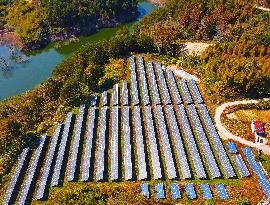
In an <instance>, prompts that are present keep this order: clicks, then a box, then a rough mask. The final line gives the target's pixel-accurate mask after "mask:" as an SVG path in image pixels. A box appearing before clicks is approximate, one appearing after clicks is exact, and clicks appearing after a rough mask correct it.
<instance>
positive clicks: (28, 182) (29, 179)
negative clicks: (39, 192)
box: [18, 135, 46, 205]
mask: <svg viewBox="0 0 270 205" xmlns="http://www.w3.org/2000/svg"><path fill="white" fill-rule="evenodd" d="M45 140H46V136H45V135H43V136H42V137H41V139H40V141H39V146H38V148H37V149H36V151H35V154H34V158H33V160H32V163H31V166H30V169H29V170H28V174H27V176H26V179H25V182H24V185H23V188H22V191H21V195H20V198H19V202H18V204H20V205H21V204H26V203H27V198H28V196H29V193H30V191H31V190H30V189H31V186H32V185H33V184H34V183H35V181H34V176H35V175H36V174H37V171H38V170H37V168H38V166H39V162H40V160H41V157H42V152H43V150H44V144H45Z"/></svg>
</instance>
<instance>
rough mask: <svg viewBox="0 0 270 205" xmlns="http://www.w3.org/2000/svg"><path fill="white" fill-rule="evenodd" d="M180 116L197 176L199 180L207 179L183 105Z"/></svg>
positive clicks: (179, 112)
mask: <svg viewBox="0 0 270 205" xmlns="http://www.w3.org/2000/svg"><path fill="white" fill-rule="evenodd" d="M177 113H178V115H179V117H180V122H181V125H182V128H183V130H184V134H185V136H186V139H187V145H188V148H189V150H190V154H191V159H192V162H193V165H194V168H195V171H196V174H197V176H198V178H199V179H205V178H206V173H205V170H204V167H203V163H202V159H201V157H200V154H199V151H198V148H197V145H196V142H195V139H194V136H193V133H192V131H191V127H190V124H189V121H188V117H187V114H186V111H185V108H184V105H183V104H180V105H178V112H177Z"/></svg>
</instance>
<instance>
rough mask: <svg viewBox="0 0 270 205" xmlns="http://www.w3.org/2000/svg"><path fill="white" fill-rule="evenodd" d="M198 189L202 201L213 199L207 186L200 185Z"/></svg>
mask: <svg viewBox="0 0 270 205" xmlns="http://www.w3.org/2000/svg"><path fill="white" fill-rule="evenodd" d="M200 188H201V191H202V194H203V198H204V199H213V195H212V191H211V189H210V186H209V184H201V185H200Z"/></svg>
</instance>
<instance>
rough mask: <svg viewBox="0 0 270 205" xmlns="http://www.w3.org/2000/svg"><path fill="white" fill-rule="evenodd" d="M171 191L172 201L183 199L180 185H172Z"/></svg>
mask: <svg viewBox="0 0 270 205" xmlns="http://www.w3.org/2000/svg"><path fill="white" fill-rule="evenodd" d="M170 189H171V196H172V199H180V198H181V192H180V188H179V186H178V184H176V183H174V184H170Z"/></svg>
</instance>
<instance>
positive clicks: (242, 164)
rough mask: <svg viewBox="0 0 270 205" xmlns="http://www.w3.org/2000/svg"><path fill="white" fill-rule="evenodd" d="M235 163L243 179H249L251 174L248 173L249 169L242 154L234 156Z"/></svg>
mask: <svg viewBox="0 0 270 205" xmlns="http://www.w3.org/2000/svg"><path fill="white" fill-rule="evenodd" d="M232 158H233V161H234V163H235V165H236V166H237V169H238V171H239V173H240V175H241V177H249V176H250V173H249V171H248V168H247V166H246V164H245V162H244V160H243V158H242V156H241V155H240V154H237V155H234V156H232Z"/></svg>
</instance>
